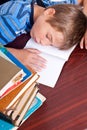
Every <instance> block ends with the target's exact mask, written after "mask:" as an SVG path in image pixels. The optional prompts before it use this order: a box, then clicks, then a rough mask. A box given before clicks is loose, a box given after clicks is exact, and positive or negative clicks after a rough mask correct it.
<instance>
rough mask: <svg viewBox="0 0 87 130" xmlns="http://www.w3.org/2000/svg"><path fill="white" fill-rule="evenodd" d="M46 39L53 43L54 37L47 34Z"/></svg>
mask: <svg viewBox="0 0 87 130" xmlns="http://www.w3.org/2000/svg"><path fill="white" fill-rule="evenodd" d="M46 38H47V39H48V40H49V41H50V42H51V43H52V35H51V34H47V35H46Z"/></svg>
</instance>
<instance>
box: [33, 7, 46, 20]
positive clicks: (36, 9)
mask: <svg viewBox="0 0 87 130" xmlns="http://www.w3.org/2000/svg"><path fill="white" fill-rule="evenodd" d="M44 9H45V8H43V7H41V6H38V5H34V16H33V18H34V22H35V21H36V19H37V18H38V17H39V16H40V15H41V14H42V13H43V12H44Z"/></svg>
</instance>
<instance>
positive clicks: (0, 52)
mask: <svg viewBox="0 0 87 130" xmlns="http://www.w3.org/2000/svg"><path fill="white" fill-rule="evenodd" d="M0 57H3V58H4V59H6V60H8V61H10V62H12V63H13V64H15V65H16V66H17V67H19V68H20V69H21V70H23V72H24V76H23V78H22V79H21V81H20V82H18V83H15V84H14V83H13V84H11V83H10V85H9V84H6V85H7V86H6V85H5V86H4V87H3V88H2V87H1V86H0V88H1V89H2V90H0V91H1V92H0V98H1V97H3V96H5V95H6V94H7V93H8V92H10V91H11V90H13V89H14V88H15V87H16V86H18V85H20V84H21V83H22V82H24V81H25V80H27V79H29V78H30V80H31V82H30V84H32V82H34V81H35V80H37V78H39V76H38V74H37V73H36V72H35V71H33V70H32V69H31V68H26V67H25V66H24V65H23V64H22V63H21V62H20V61H19V60H18V59H17V58H16V57H15V56H13V55H12V53H10V52H9V51H8V50H7V49H6V48H5V47H4V46H2V45H0ZM9 86H10V87H9Z"/></svg>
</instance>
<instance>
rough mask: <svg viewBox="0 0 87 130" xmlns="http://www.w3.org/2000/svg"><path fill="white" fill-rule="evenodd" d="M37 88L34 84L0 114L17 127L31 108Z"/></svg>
mask: <svg viewBox="0 0 87 130" xmlns="http://www.w3.org/2000/svg"><path fill="white" fill-rule="evenodd" d="M38 90H39V88H38V87H37V85H35V83H33V84H32V85H31V86H29V87H28V89H27V90H26V91H25V92H24V93H23V94H22V95H21V96H20V97H19V98H18V99H17V100H16V101H15V103H14V104H12V105H11V106H10V107H7V108H4V111H3V112H2V113H3V114H4V115H5V116H6V117H8V118H9V120H11V122H12V123H13V124H14V125H15V126H19V125H20V124H21V122H22V120H23V117H24V116H25V114H26V112H27V110H28V109H29V107H30V106H31V103H32V101H33V100H34V98H35V96H36V94H37V92H38Z"/></svg>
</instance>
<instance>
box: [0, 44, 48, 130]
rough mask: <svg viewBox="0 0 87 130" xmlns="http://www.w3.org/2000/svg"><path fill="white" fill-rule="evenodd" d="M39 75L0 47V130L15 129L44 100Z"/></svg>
mask: <svg viewBox="0 0 87 130" xmlns="http://www.w3.org/2000/svg"><path fill="white" fill-rule="evenodd" d="M38 79H39V75H38V74H37V73H36V72H35V71H33V70H32V69H31V68H26V67H25V66H24V65H23V64H22V63H21V62H20V61H18V59H16V58H15V57H14V56H13V55H12V54H11V53H10V52H9V51H8V50H7V49H6V48H5V47H3V46H2V45H0V130H2V129H3V130H4V129H8V130H9V129H17V128H18V127H19V126H20V125H21V124H22V123H23V122H24V121H25V120H26V119H27V118H28V117H29V116H30V115H31V114H32V113H33V112H34V111H36V110H37V109H38V108H39V107H40V106H41V105H42V104H43V102H44V101H45V100H46V98H45V97H44V96H43V95H42V94H41V93H40V92H39V88H38V83H37V80H38Z"/></svg>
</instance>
